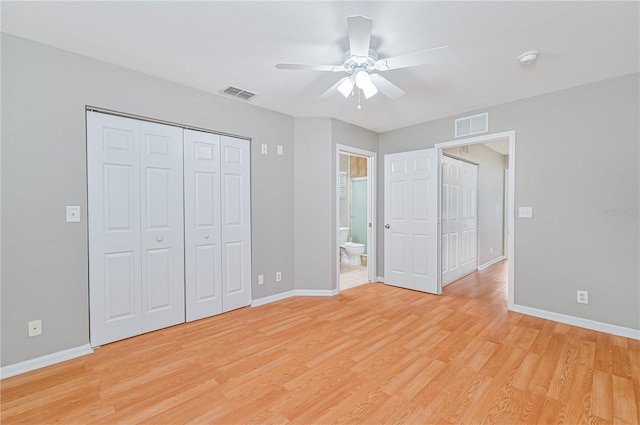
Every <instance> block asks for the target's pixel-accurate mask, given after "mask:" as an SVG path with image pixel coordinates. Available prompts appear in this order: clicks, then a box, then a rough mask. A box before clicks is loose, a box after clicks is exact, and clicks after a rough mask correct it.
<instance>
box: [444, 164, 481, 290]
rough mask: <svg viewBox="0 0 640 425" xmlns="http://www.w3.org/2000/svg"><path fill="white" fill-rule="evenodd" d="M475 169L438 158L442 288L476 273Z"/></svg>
mask: <svg viewBox="0 0 640 425" xmlns="http://www.w3.org/2000/svg"><path fill="white" fill-rule="evenodd" d="M477 185H478V166H477V165H474V164H471V163H468V162H465V161H460V160H458V159H454V158H451V157H448V156H443V157H442V210H441V223H442V242H441V253H442V264H441V267H442V284H443V285H446V284H448V283H451V282H453V281H455V280H457V279H459V278H461V277H462V276H465V275H467V274H469V273H472V272H474V271H475V270H476V269H477V239H478V238H477V234H478V232H477V222H478V219H477V193H478V189H477Z"/></svg>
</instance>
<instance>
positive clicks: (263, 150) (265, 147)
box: [261, 143, 268, 155]
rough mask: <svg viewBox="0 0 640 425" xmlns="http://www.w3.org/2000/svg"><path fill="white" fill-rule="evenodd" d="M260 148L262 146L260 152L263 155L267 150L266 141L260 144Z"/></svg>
mask: <svg viewBox="0 0 640 425" xmlns="http://www.w3.org/2000/svg"><path fill="white" fill-rule="evenodd" d="M261 148H262V150H261V152H262V154H263V155H266V154H267V152H268V150H267V144H266V143H263V144H262V146H261Z"/></svg>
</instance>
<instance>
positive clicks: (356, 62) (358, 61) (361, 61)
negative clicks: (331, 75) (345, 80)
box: [342, 49, 378, 74]
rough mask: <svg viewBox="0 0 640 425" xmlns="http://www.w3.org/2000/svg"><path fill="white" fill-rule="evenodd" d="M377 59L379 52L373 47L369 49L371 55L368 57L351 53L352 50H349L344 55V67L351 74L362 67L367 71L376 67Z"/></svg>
mask: <svg viewBox="0 0 640 425" xmlns="http://www.w3.org/2000/svg"><path fill="white" fill-rule="evenodd" d="M377 61H378V54H377V53H376V51H375V50H373V49H369V56H367V57H366V58H365V57H363V56H353V55H351V50H347V51H346V52H344V54H343V55H342V67H343V68H344V71H346V72H348V73H349V74H352V73H353V72H354V71H356V70H361V69H362V70H365V71H367V72H369V71H373V70H374V69H375V68H376V62H377Z"/></svg>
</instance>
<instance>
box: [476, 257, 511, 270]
mask: <svg viewBox="0 0 640 425" xmlns="http://www.w3.org/2000/svg"><path fill="white" fill-rule="evenodd" d="M506 259H507V257H505V256H504V255H502V256H500V257H496V258H494V259H493V260H490V261H487V262H486V263H484V264H481V265H479V266H478V270H484V269H486V268H487V267H489V266H492V265H494V264H495V263H499V262H500V261H502V260H506Z"/></svg>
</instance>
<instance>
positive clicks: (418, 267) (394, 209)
mask: <svg viewBox="0 0 640 425" xmlns="http://www.w3.org/2000/svg"><path fill="white" fill-rule="evenodd" d="M384 184H385V191H384V193H385V201H384V215H385V234H384V262H385V264H384V275H385V276H384V277H385V283H387V284H390V285H394V286H400V287H403V288H407V289H414V290H417V291H423V292H429V293H433V294H440V293H441V292H442V288H441V286H440V283H439V279H438V241H437V232H438V221H437V220H438V200H437V193H438V156H437V150H436V149H423V150H418V151H411V152H402V153H396V154H390V155H385V166H384Z"/></svg>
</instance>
